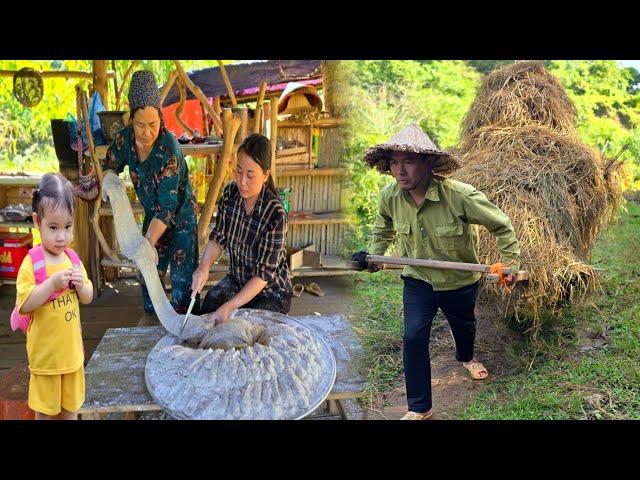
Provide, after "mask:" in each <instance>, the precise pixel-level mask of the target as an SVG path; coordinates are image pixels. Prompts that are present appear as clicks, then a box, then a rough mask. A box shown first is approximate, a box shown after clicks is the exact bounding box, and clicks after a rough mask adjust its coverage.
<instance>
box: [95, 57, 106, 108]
mask: <svg viewBox="0 0 640 480" xmlns="http://www.w3.org/2000/svg"><path fill="white" fill-rule="evenodd" d="M93 91H94V92H95V91H97V92H98V94H99V95H100V99H101V100H102V104H103V105H108V104H109V84H108V82H107V61H106V60H94V61H93Z"/></svg>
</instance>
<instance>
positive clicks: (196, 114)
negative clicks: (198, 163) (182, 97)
mask: <svg viewBox="0 0 640 480" xmlns="http://www.w3.org/2000/svg"><path fill="white" fill-rule="evenodd" d="M207 100H208V101H209V104H212V103H213V99H211V98H208V99H207ZM179 105H180V104H179V103H174V104H173V105H169V106H168V107H164V108H163V109H162V118H163V119H164V126H165V127H166V128H167V130H171V131H172V132H173V133H174V135H175V136H176V137H178V138H179V137H180V135H182V132H183V131H184V130H183V128H182V127H181V126H180V124H179V123H178V121H177V120H176V115H175V111H176V110H177V109H178V106H179ZM180 118H181V119H182V121H183V122H184V123H186V124H187V125H188V126H189V128H190V129H191V130H195V129H196V128H197V129H198V132H200V136H204V132H203V131H202V107H201V106H200V100H198V99H197V98H196V99H193V100H186V101H185V102H184V108H183V109H182V115H180Z"/></svg>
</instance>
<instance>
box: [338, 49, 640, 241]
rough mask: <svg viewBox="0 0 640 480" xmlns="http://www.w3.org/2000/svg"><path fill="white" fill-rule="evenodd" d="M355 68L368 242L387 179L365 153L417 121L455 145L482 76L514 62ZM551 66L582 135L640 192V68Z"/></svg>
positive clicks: (358, 182)
mask: <svg viewBox="0 0 640 480" xmlns="http://www.w3.org/2000/svg"><path fill="white" fill-rule="evenodd" d="M349 63H350V64H351V65H350V66H351V68H352V70H353V72H352V73H353V76H352V77H353V78H355V79H357V80H355V81H354V82H353V83H354V85H353V86H352V92H350V98H353V99H354V103H355V107H354V108H353V111H352V114H351V118H350V121H351V136H352V139H351V144H350V145H349V149H348V151H349V161H350V162H351V163H352V164H354V166H353V167H352V168H351V175H352V178H351V186H352V191H351V195H350V198H351V199H352V205H353V209H354V215H355V216H356V220H355V223H356V225H358V226H359V227H358V231H357V232H356V233H355V234H354V243H356V244H360V245H363V244H366V243H367V242H368V239H367V238H366V237H367V236H368V234H369V226H370V224H371V222H372V219H373V218H374V216H375V210H376V199H377V195H376V193H375V192H372V190H371V189H373V188H376V187H381V186H383V185H384V184H385V183H388V181H391V178H390V177H388V181H385V180H383V178H381V177H380V175H379V174H377V173H376V172H372V171H371V170H370V169H368V168H366V167H363V166H362V156H363V153H364V151H365V150H366V149H367V148H368V147H370V146H372V145H375V144H376V143H380V142H384V141H385V140H387V139H388V138H389V137H390V136H391V135H392V134H393V133H395V132H396V131H398V130H399V129H400V128H402V127H404V126H406V125H407V124H409V123H411V122H413V123H416V124H418V125H419V126H420V127H422V128H423V129H424V130H425V131H426V132H427V133H428V134H429V136H430V137H431V138H432V139H434V140H435V141H436V142H437V143H438V144H439V145H440V146H441V147H442V148H450V147H455V146H456V144H457V143H458V140H459V137H458V135H459V126H460V122H461V120H462V118H463V116H464V115H465V114H466V112H467V110H468V108H469V106H470V105H471V103H472V101H473V99H474V97H475V93H476V90H477V88H478V86H479V85H480V81H481V79H482V73H488V72H490V71H491V70H492V69H493V68H496V67H498V66H501V65H503V64H507V63H511V60H472V61H468V62H465V61H412V60H390V61H377V60H359V61H354V62H349ZM545 66H546V67H547V68H548V69H549V70H550V71H551V73H553V74H554V75H556V76H557V77H558V79H559V80H560V82H561V83H562V84H563V85H564V87H565V88H566V90H567V93H568V95H569V97H570V98H571V100H572V101H573V102H574V104H575V106H576V110H577V115H578V118H577V120H578V134H579V135H580V138H581V139H582V141H584V142H585V143H587V144H589V145H592V146H594V147H595V148H598V149H599V150H601V151H602V152H603V153H604V154H605V155H606V156H607V157H614V156H616V155H617V154H618V153H619V152H620V151H621V150H622V147H623V146H624V145H628V149H627V150H626V151H624V152H623V153H622V154H621V156H620V159H621V160H623V161H625V163H626V166H627V168H628V171H629V172H630V177H631V178H630V180H631V183H630V185H629V186H628V187H629V188H631V189H640V128H639V127H640V90H639V89H638V85H639V82H640V73H638V72H637V71H636V70H635V69H632V68H622V67H620V66H619V65H618V64H617V62H616V61H613V60H590V61H586V60H585V61H567V60H548V61H545Z"/></svg>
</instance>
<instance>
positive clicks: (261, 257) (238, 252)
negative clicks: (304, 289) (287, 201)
mask: <svg viewBox="0 0 640 480" xmlns="http://www.w3.org/2000/svg"><path fill="white" fill-rule="evenodd" d="M287 224H288V221H287V213H286V212H285V210H284V207H283V206H282V203H281V202H280V199H279V198H278V197H276V196H275V195H274V194H273V192H271V191H270V190H269V189H268V188H265V187H263V188H262V192H261V193H260V196H259V197H258V200H257V202H256V205H255V207H254V208H253V212H252V213H251V215H247V212H246V210H245V208H244V201H243V199H242V197H241V196H240V192H239V191H238V186H237V185H236V183H235V182H231V183H229V184H228V185H227V186H226V187H225V188H224V191H223V193H222V199H221V200H220V203H219V204H218V214H217V216H216V224H215V226H214V228H213V230H212V231H211V234H210V235H209V239H210V240H215V241H216V242H217V243H218V244H219V245H220V246H221V247H222V248H228V250H229V257H230V265H229V274H230V275H231V276H232V277H233V278H234V279H235V280H236V281H237V282H238V283H239V284H240V285H241V286H242V287H244V285H246V284H247V282H248V281H249V280H250V279H251V278H252V277H259V278H261V279H262V280H264V281H265V282H267V285H266V286H265V287H264V289H263V290H262V291H261V292H260V293H259V294H258V295H268V294H270V293H276V292H279V293H280V294H281V293H282V292H283V291H287V292H289V291H291V290H292V286H291V274H290V272H289V265H288V264H287V254H286V251H285V248H284V242H285V237H286V235H287Z"/></svg>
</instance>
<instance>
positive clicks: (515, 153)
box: [455, 62, 621, 336]
mask: <svg viewBox="0 0 640 480" xmlns="http://www.w3.org/2000/svg"><path fill="white" fill-rule="evenodd" d="M458 155H459V156H460V158H461V162H462V167H461V169H460V170H459V171H458V172H457V173H456V174H455V178H456V179H458V180H460V181H463V182H466V183H469V184H471V185H473V186H475V187H476V188H477V189H478V190H480V191H482V192H484V193H485V194H486V195H487V197H488V198H489V200H490V201H491V202H493V203H494V204H495V205H497V206H498V207H499V208H501V209H502V210H503V211H504V212H505V213H506V214H507V215H508V216H509V218H510V219H511V222H512V223H513V226H514V228H515V231H516V235H517V237H518V240H519V242H520V248H521V252H522V258H521V260H522V267H521V268H522V269H526V270H528V271H529V273H530V280H529V282H528V285H525V286H522V287H519V288H518V289H517V290H516V291H515V292H514V293H515V294H514V295H512V296H511V297H503V299H504V301H505V302H506V303H504V304H503V307H504V308H505V310H506V311H508V312H515V313H516V315H517V317H518V318H519V320H520V321H523V322H526V324H527V326H528V327H529V329H530V331H531V332H532V334H533V335H534V336H536V335H537V333H538V332H539V330H540V327H541V325H542V322H543V319H544V318H546V315H544V314H543V312H545V311H547V312H551V313H552V314H553V313H555V312H556V308H557V307H558V306H560V305H562V304H564V303H566V302H567V301H569V302H577V301H580V300H581V299H583V298H584V296H585V294H587V293H589V292H592V291H593V289H594V288H595V287H596V285H597V274H596V272H595V271H594V269H593V267H591V266H590V265H589V252H590V250H591V248H592V247H593V245H594V243H595V241H596V240H597V238H598V234H599V232H600V230H601V228H602V227H603V225H605V224H606V223H607V222H608V221H610V220H611V219H612V218H613V217H614V216H615V214H616V212H617V209H618V207H619V204H620V200H621V186H620V169H619V168H618V167H619V166H620V165H619V164H618V163H617V162H614V161H605V159H603V158H602V155H601V154H600V153H599V152H598V151H597V150H595V149H594V148H592V147H589V146H587V145H584V144H583V143H581V142H580V140H579V139H578V137H577V132H576V130H575V110H574V108H573V105H572V104H571V102H570V101H569V99H568V97H567V96H566V93H565V92H564V90H563V89H562V87H561V86H560V84H559V83H558V81H557V80H555V78H553V76H551V75H550V74H549V73H548V72H546V71H545V70H544V69H543V68H542V67H541V65H540V64H539V63H537V62H521V63H516V64H514V65H511V66H507V67H503V68H500V69H499V70H497V71H495V72H493V73H492V74H490V75H489V76H488V77H487V79H486V80H485V81H484V82H483V84H482V87H481V89H480V91H479V94H478V97H477V99H476V100H475V102H474V104H473V105H472V106H471V108H470V110H469V112H468V114H467V116H466V118H465V120H464V122H463V126H462V135H461V143H460V148H459V150H458ZM480 261H481V262H482V263H494V262H497V261H500V255H499V251H498V249H497V245H496V242H495V240H494V239H493V238H492V237H491V236H490V235H489V234H488V233H487V231H486V230H484V229H482V233H481V240H480ZM485 292H486V293H489V294H493V293H498V290H497V289H496V288H495V287H491V286H486V288H485ZM505 313H506V312H505Z"/></svg>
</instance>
